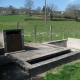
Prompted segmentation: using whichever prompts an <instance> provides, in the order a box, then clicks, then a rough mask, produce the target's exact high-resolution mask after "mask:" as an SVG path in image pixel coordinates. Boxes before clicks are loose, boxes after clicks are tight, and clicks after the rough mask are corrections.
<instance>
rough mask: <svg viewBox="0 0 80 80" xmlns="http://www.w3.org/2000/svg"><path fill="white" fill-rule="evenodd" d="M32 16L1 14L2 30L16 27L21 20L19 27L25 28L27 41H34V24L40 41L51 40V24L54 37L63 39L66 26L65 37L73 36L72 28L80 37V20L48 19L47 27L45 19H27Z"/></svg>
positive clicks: (54, 38)
mask: <svg viewBox="0 0 80 80" xmlns="http://www.w3.org/2000/svg"><path fill="white" fill-rule="evenodd" d="M32 17H33V16H32ZM25 18H30V16H28V15H10V16H0V31H1V30H7V29H16V24H17V22H19V28H20V29H24V40H25V41H26V42H33V41H34V25H36V27H37V33H36V35H37V37H36V40H37V41H38V42H43V41H49V40H50V25H52V28H53V33H52V37H53V38H52V39H53V40H58V39H62V27H65V38H68V37H72V31H73V30H72V29H73V28H75V29H76V30H75V37H76V38H80V22H76V21H49V20H48V21H47V29H45V27H44V25H45V24H44V20H26V21H24V19H25Z"/></svg>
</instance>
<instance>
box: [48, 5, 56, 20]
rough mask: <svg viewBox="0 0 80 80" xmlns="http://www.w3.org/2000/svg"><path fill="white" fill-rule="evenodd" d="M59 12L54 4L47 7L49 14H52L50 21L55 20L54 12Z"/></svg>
mask: <svg viewBox="0 0 80 80" xmlns="http://www.w3.org/2000/svg"><path fill="white" fill-rule="evenodd" d="M56 10H57V6H56V5H55V4H53V3H51V4H49V5H47V13H50V19H51V20H52V19H53V12H54V11H56Z"/></svg>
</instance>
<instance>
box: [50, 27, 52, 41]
mask: <svg viewBox="0 0 80 80" xmlns="http://www.w3.org/2000/svg"><path fill="white" fill-rule="evenodd" d="M50 41H52V26H50Z"/></svg>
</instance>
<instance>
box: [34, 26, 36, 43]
mask: <svg viewBox="0 0 80 80" xmlns="http://www.w3.org/2000/svg"><path fill="white" fill-rule="evenodd" d="M34 42H35V43H36V25H35V26H34Z"/></svg>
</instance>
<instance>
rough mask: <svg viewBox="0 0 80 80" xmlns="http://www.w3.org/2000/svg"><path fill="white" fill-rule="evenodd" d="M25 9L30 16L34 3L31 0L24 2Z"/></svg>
mask: <svg viewBox="0 0 80 80" xmlns="http://www.w3.org/2000/svg"><path fill="white" fill-rule="evenodd" d="M25 7H26V8H27V9H28V13H29V14H30V16H31V10H32V8H33V7H34V2H33V1H32V0H25Z"/></svg>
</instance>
